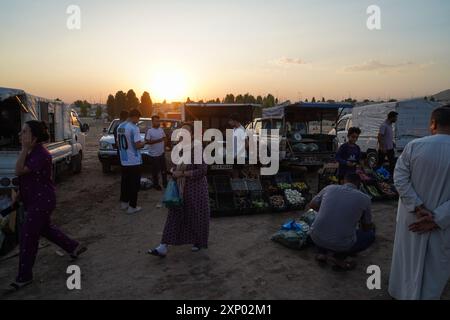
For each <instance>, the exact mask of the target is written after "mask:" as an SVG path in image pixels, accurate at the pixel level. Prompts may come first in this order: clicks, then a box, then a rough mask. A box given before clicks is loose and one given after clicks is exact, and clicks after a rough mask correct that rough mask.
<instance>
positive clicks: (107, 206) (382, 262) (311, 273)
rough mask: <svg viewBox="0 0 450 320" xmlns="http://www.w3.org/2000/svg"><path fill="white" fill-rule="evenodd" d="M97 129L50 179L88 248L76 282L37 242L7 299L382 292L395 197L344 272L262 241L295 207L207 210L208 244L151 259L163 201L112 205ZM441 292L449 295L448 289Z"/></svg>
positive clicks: (62, 213)
mask: <svg viewBox="0 0 450 320" xmlns="http://www.w3.org/2000/svg"><path fill="white" fill-rule="evenodd" d="M102 128H103V125H102V124H101V123H99V124H97V125H96V126H92V127H91V131H90V133H89V136H88V138H87V150H86V153H85V159H84V162H83V172H82V173H81V174H80V175H79V176H72V175H68V176H66V177H63V179H62V181H61V182H60V183H59V184H58V185H57V195H58V206H57V210H56V211H55V212H54V216H53V219H54V222H55V223H56V224H58V225H59V226H60V227H62V229H63V230H65V231H67V233H68V234H70V235H71V236H73V237H74V238H76V239H78V240H80V241H82V242H84V243H85V244H87V245H88V247H89V250H88V252H86V253H85V254H84V255H83V256H82V258H81V259H80V260H79V261H77V265H79V266H80V268H81V272H82V282H81V285H82V289H81V290H78V291H77V290H75V291H69V290H68V289H67V287H66V279H67V276H68V275H67V274H66V268H67V267H68V266H69V265H70V263H69V259H68V257H67V255H65V256H61V254H60V250H59V249H58V248H56V247H55V246H53V245H49V246H44V247H43V248H42V249H40V250H39V255H38V258H37V261H36V265H35V268H34V276H35V282H34V283H33V285H32V286H30V287H28V288H26V289H25V290H23V291H21V292H18V293H16V294H14V295H12V296H9V297H6V298H8V299H12V298H13V299H181V300H186V299H187V300H190V299H352V300H353V299H390V297H389V295H388V294H387V286H388V277H389V269H390V262H391V254H392V244H393V239H394V225H395V214H396V205H397V204H396V202H381V203H380V202H378V203H374V204H373V216H374V222H375V223H376V225H377V232H378V238H377V241H376V243H375V244H374V245H373V246H372V247H371V248H370V249H369V250H367V251H366V252H364V253H362V254H360V255H359V256H358V257H357V258H356V259H357V263H358V266H357V268H356V270H354V271H351V272H348V273H336V272H334V271H332V270H331V268H330V267H325V268H321V267H319V266H318V265H317V264H316V262H315V260H314V257H315V251H314V249H313V248H308V249H305V250H303V251H292V250H289V249H286V248H284V247H282V246H280V245H278V244H276V243H273V242H271V241H270V237H271V235H272V234H273V233H275V232H276V231H277V230H278V228H279V226H280V225H281V224H282V223H283V222H284V221H285V220H287V219H288V218H291V217H296V216H297V214H296V213H284V214H266V215H257V216H241V217H224V218H213V219H212V221H211V229H210V247H209V250H207V251H202V252H199V253H192V252H191V251H190V247H176V248H171V249H170V254H169V256H168V257H167V258H166V259H159V258H156V257H153V256H149V255H148V254H147V253H146V252H147V250H148V249H149V248H152V247H154V246H155V245H157V244H158V243H159V240H160V238H161V234H162V228H163V226H164V222H165V217H166V210H165V209H164V208H162V209H161V208H157V205H158V203H159V201H160V199H161V197H162V193H161V192H157V191H154V190H149V191H142V192H141V193H140V195H139V203H140V205H141V206H142V207H143V209H144V210H143V211H142V212H140V213H139V214H137V215H133V216H128V215H126V214H124V213H123V212H122V211H120V210H119V202H118V196H119V181H120V175H119V171H118V170H115V172H114V173H113V174H110V175H104V174H102V172H101V166H100V163H99V161H98V158H97V147H98V139H99V137H100V136H101V129H102ZM146 174H147V176H149V174H148V173H146ZM42 243H45V240H42ZM57 250H59V252H58V251H57ZM17 265H18V258H17V257H12V258H10V259H7V260H4V261H2V262H0V288H4V287H6V286H7V285H8V284H9V282H10V281H11V280H13V279H14V277H15V275H16V270H17ZM370 265H378V266H379V267H380V268H381V272H382V289H381V290H372V291H371V290H369V289H367V286H366V281H367V278H368V276H369V275H368V274H367V273H366V269H367V267H368V266H370ZM2 298H5V297H0V299H2ZM443 298H444V299H450V290H446V292H445V294H444V296H443Z"/></svg>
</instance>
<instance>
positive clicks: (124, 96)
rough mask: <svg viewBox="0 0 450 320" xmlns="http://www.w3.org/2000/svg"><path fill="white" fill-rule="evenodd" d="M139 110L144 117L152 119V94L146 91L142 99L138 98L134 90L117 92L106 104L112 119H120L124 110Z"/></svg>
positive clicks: (109, 97) (110, 96)
mask: <svg viewBox="0 0 450 320" xmlns="http://www.w3.org/2000/svg"><path fill="white" fill-rule="evenodd" d="M133 109H138V110H139V111H140V112H141V114H142V116H143V117H151V116H152V113H153V101H152V98H151V97H150V94H149V93H148V92H147V91H145V92H144V93H143V94H142V96H141V99H139V98H138V97H137V96H136V93H135V92H134V90H133V89H130V90H128V92H127V93H125V92H124V91H117V92H116V94H115V95H112V94H110V95H109V96H108V100H107V102H106V110H107V112H108V117H109V118H110V119H114V118H118V117H119V115H120V112H122V111H123V110H126V111H130V110H133Z"/></svg>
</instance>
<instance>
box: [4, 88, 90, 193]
mask: <svg viewBox="0 0 450 320" xmlns="http://www.w3.org/2000/svg"><path fill="white" fill-rule="evenodd" d="M29 120H40V121H45V122H46V123H47V124H48V127H49V133H50V141H49V142H48V143H47V144H46V145H45V146H46V147H47V149H48V150H49V151H50V154H51V155H52V159H53V177H54V178H55V179H56V178H57V175H58V174H59V173H60V172H61V171H62V170H64V169H70V170H72V171H73V173H79V172H81V169H82V160H83V151H84V143H85V133H86V132H87V131H89V125H87V124H82V123H81V121H80V118H79V117H78V115H77V113H76V112H75V111H73V110H71V109H70V108H69V106H68V105H66V104H64V103H63V102H62V101H59V100H58V101H56V100H49V99H44V98H39V97H36V96H32V95H30V94H28V93H26V92H25V91H23V90H18V89H8V88H0V188H16V187H17V186H18V178H17V177H16V176H15V163H16V160H17V157H18V155H19V153H20V150H21V145H20V142H19V137H18V134H19V132H20V130H21V127H22V126H23V124H24V123H25V122H27V121H29Z"/></svg>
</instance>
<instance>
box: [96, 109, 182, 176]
mask: <svg viewBox="0 0 450 320" xmlns="http://www.w3.org/2000/svg"><path fill="white" fill-rule="evenodd" d="M160 123H161V128H163V129H164V132H165V133H166V137H167V144H166V149H167V150H170V149H171V136H172V132H173V131H174V130H176V129H177V128H178V127H179V126H180V121H179V120H174V119H160ZM119 124H120V120H119V119H114V120H113V121H111V123H110V125H109V127H108V128H104V129H103V136H102V137H101V138H100V141H99V150H98V159H99V161H100V163H101V164H102V171H103V173H109V172H111V167H112V166H113V165H115V166H118V165H120V161H119V155H118V151H117V145H116V141H115V140H114V129H115V128H116V127H117V126H118V125H119ZM138 127H139V129H140V132H141V137H142V139H143V140H144V139H145V134H146V132H147V130H148V129H149V128H151V127H152V119H151V118H141V120H140V122H139V123H138ZM148 148H149V146H148V145H146V146H145V147H144V148H143V149H141V150H140V151H141V155H142V160H143V161H144V164H148V162H149V159H150V158H149V157H150V155H149V154H148Z"/></svg>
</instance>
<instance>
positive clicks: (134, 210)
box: [127, 207, 142, 214]
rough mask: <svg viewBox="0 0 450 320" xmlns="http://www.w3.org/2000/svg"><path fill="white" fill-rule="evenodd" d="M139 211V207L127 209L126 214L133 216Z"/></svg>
mask: <svg viewBox="0 0 450 320" xmlns="http://www.w3.org/2000/svg"><path fill="white" fill-rule="evenodd" d="M141 210H142V208H141V207H136V208H133V207H128V210H127V214H135V213H138V212H139V211H141Z"/></svg>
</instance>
